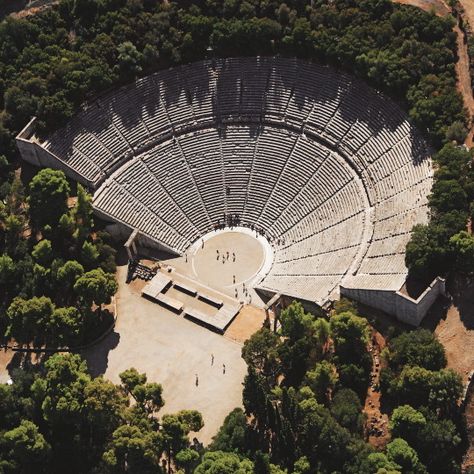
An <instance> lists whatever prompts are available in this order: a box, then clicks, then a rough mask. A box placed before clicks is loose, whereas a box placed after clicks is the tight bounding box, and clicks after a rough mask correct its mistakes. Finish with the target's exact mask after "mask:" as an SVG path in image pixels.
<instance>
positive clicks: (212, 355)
mask: <svg viewBox="0 0 474 474" xmlns="http://www.w3.org/2000/svg"><path fill="white" fill-rule="evenodd" d="M211 365H214V354H211Z"/></svg>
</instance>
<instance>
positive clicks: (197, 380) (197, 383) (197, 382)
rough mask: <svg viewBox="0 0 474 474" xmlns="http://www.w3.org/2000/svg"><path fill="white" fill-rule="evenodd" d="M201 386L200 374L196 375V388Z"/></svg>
mask: <svg viewBox="0 0 474 474" xmlns="http://www.w3.org/2000/svg"><path fill="white" fill-rule="evenodd" d="M198 385H199V378H198V374H196V387H197V386H198Z"/></svg>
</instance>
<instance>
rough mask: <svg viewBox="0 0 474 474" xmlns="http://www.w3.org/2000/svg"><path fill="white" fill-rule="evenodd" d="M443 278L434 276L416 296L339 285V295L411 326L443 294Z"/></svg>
mask: <svg viewBox="0 0 474 474" xmlns="http://www.w3.org/2000/svg"><path fill="white" fill-rule="evenodd" d="M445 283H446V282H445V280H444V279H443V278H440V277H436V278H435V279H434V280H433V281H432V282H431V284H430V285H429V286H428V287H427V288H426V289H425V291H424V292H423V293H422V294H421V295H420V296H419V297H418V298H417V299H414V298H411V297H410V296H408V295H406V294H404V293H402V292H400V291H387V290H370V289H360V288H345V287H343V286H341V287H340V292H341V296H346V297H347V298H350V299H353V300H355V301H358V302H360V303H363V304H365V305H367V306H371V307H373V308H376V309H380V310H382V311H384V312H385V313H387V314H390V315H392V316H395V317H396V318H397V319H398V320H399V321H401V322H403V323H406V324H409V325H411V326H419V324H420V323H421V321H422V320H423V318H424V317H425V315H426V313H427V312H428V310H429V309H430V308H431V306H432V304H433V303H434V302H435V300H436V299H437V298H438V296H440V295H445V291H446V288H445Z"/></svg>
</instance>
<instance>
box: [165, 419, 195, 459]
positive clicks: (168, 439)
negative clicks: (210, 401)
mask: <svg viewBox="0 0 474 474" xmlns="http://www.w3.org/2000/svg"><path fill="white" fill-rule="evenodd" d="M203 426H204V423H203V420H202V416H201V414H200V413H199V412H198V411H196V410H181V411H179V412H178V413H175V414H166V415H163V418H162V419H161V431H160V433H161V435H162V437H163V445H164V447H165V450H166V455H167V457H168V460H171V459H173V458H174V457H175V456H176V455H177V454H178V453H179V452H180V451H182V450H183V449H186V448H188V447H189V440H188V435H189V432H190V431H199V430H200V429H201V428H202V427H203Z"/></svg>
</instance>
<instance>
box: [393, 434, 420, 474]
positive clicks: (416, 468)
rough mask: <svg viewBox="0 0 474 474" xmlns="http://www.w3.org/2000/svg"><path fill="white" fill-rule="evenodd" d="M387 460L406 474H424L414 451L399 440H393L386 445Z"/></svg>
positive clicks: (403, 441)
mask: <svg viewBox="0 0 474 474" xmlns="http://www.w3.org/2000/svg"><path fill="white" fill-rule="evenodd" d="M387 458H388V459H389V460H390V461H392V462H394V463H395V464H397V465H399V466H400V467H401V470H402V472H404V473H407V474H426V473H427V470H426V468H425V466H423V464H422V463H421V462H420V460H419V459H418V454H417V453H416V451H415V450H414V449H413V448H412V447H411V446H410V445H409V444H408V443H407V442H406V441H405V440H404V439H401V438H395V439H394V440H393V441H392V442H391V443H389V444H388V445H387Z"/></svg>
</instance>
